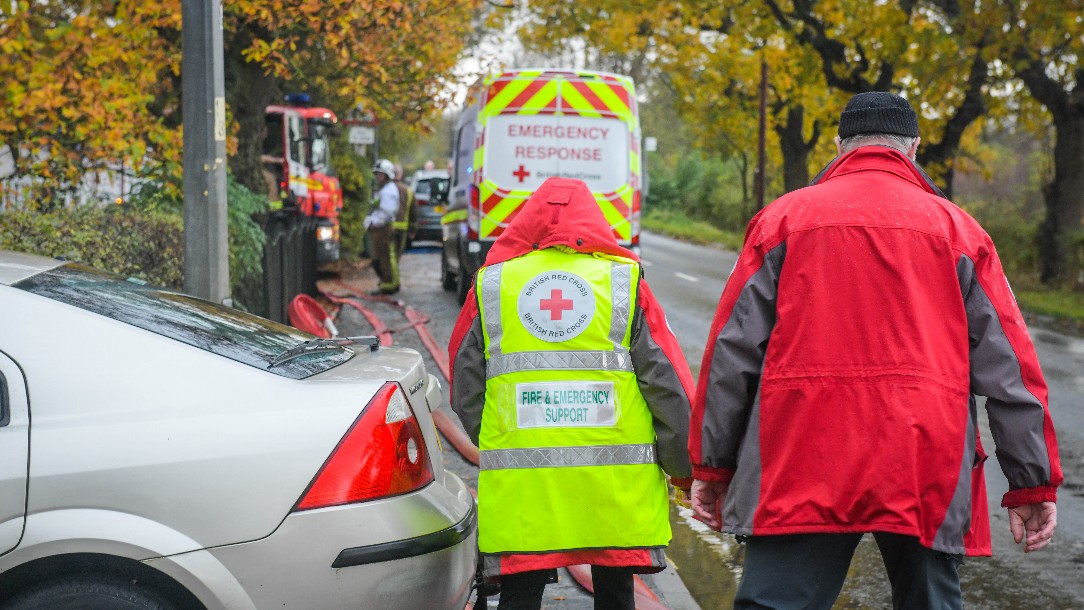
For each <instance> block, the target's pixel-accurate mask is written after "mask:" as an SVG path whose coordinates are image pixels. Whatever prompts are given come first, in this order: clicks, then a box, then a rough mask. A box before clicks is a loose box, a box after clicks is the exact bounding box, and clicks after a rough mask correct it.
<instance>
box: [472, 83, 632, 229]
mask: <svg viewBox="0 0 1084 610" xmlns="http://www.w3.org/2000/svg"><path fill="white" fill-rule="evenodd" d="M474 95H476V96H480V97H481V98H482V99H483V100H484V103H483V106H482V109H481V111H480V113H479V116H478V121H479V123H480V124H485V122H486V121H487V119H489V118H492V117H495V116H498V115H502V114H516V115H540V114H549V115H569V116H582V117H589V118H613V119H617V120H620V121H621V122H622V123H623V124H624V125H625V128H626V129H627V132H628V137H629V140H630V146H629V150H630V155H629V156H630V158H629V174H630V176H629V180H628V182H627V183H626V184H624V185H622V186H621V187H620V188H618V189H617V190H616V191H613V192H609V193H596V199H597V200H598V202H599V207H600V208H601V209H602V212H603V215H605V216H606V219H607V220H609V222H610V226H611V227H613V230H614V236H615V237H616V238H617V239H618V240H619V241H621V242H629V241H630V240H631V239H632V228H633V227H632V222H631V218H632V217H633V216H635V215H637V214H638V213H639V206H640V201H639V197H638V196H637V194H638V192H639V188H640V171H641V163H640V143H639V119H638V114H637V108H636V96H635V93H634V86H633V83H632V79H630V78H628V77H625V76H619V75H615V74H604V73H598V72H586V71H572V70H570V71H562V70H519V71H511V72H504V73H499V74H493V75H491V76H489V77H488V78H486V79H485V80H484V81H482V83H481V87H480V89H479V90H476V91H474V92H473V93H472V96H474ZM484 160H485V130H484V129H482V130H479V132H478V135H477V136H476V142H475V149H474V171H475V174H474V181H475V185H476V186H477V187H478V189H479V195H480V197H479V200H480V202H481V215H482V217H481V222H480V226H479V229H478V236H479V238H481V239H494V238H496V237H497V236H499V235H500V233H501V232H502V231H503V230H504V228H505V227H506V226H508V223H509V222H511V221H512V219H513V218H515V216H516V214H517V213H518V212H519V210H520V208H521V207H522V204H523V202H524V201H526V199H527V198H528V197H529V196H530V195H531V191H526V190H514V189H505V188H502V187H501V186H499V185H497V184H496V183H495V182H493V181H492V180H490V179H487V178H486V177H485V175H486V174H485V168H484Z"/></svg>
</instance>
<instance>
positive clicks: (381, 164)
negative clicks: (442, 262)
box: [364, 159, 399, 295]
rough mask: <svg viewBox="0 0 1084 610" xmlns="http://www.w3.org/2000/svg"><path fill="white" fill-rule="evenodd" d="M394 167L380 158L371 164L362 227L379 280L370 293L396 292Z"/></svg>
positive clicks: (397, 275)
mask: <svg viewBox="0 0 1084 610" xmlns="http://www.w3.org/2000/svg"><path fill="white" fill-rule="evenodd" d="M394 179H395V167H394V166H393V165H392V162H391V161H388V160H387V159H380V160H379V161H377V162H376V165H374V166H373V180H374V182H375V188H374V189H373V192H374V194H373V205H372V208H371V209H370V211H369V215H368V216H366V217H365V221H364V225H365V229H366V230H367V231H368V232H369V240H370V242H371V244H372V257H373V269H374V270H375V271H376V274H377V277H378V278H379V284H378V285H377V287H376V289H375V290H373V291H372V292H371V294H374V295H378V294H395V293H396V292H399V260H398V254H397V253H396V248H395V245H394V243H393V238H394V227H393V224H394V222H395V218H396V217H397V215H398V214H399V189H398V188H397V187H396V186H395V182H394Z"/></svg>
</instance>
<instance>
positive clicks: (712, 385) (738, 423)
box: [700, 242, 787, 469]
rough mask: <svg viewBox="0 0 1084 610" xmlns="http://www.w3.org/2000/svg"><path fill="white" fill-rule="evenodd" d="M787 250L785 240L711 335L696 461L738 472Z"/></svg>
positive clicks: (771, 251)
mask: <svg viewBox="0 0 1084 610" xmlns="http://www.w3.org/2000/svg"><path fill="white" fill-rule="evenodd" d="M786 254H787V247H786V242H783V243H781V244H779V245H778V246H776V247H775V248H772V249H771V250H770V251H769V252H768V254H767V255H765V257H764V264H763V265H762V266H761V267H760V269H758V270H757V272H756V273H754V274H753V275H752V276H750V277H749V280H748V281H747V282H746V283H745V286H743V287H742V290H741V293H740V294H739V295H738V299H737V301H735V303H734V308H733V309H732V310H731V312H730V318H729V319H727V321H726V323H725V324H724V325H723V328H722V329H721V330H720V331H719V335H718V336H717V337H715V349H714V351H713V352H712V356H711V363H710V365H709V366H710V367H711V368H710V370H709V374H708V382H707V386H706V388H705V389H704V391H705V396H704V401H705V407H704V422H703V429H702V437H701V447H702V452H703V455H701V456H700V463H701V464H704V465H705V466H710V467H712V468H729V469H734V468H737V456H738V447H739V446H740V445H741V442H742V438H743V437H744V435H745V429H746V426H747V425H748V422H749V414H750V411H751V410H752V407H753V401H754V399H755V398H756V394H757V388H758V386H759V385H760V373H761V369H762V368H763V366H764V354H765V353H766V352H767V350H768V337H770V336H771V334H772V329H773V328H775V305H776V298H777V297H778V289H779V275H780V273H781V272H782V270H783V260H784V259H785V258H786Z"/></svg>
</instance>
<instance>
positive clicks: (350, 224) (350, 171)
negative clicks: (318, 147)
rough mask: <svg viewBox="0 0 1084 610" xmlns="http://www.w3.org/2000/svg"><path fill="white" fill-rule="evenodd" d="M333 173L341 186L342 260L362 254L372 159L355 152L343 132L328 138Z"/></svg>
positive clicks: (340, 235) (340, 236) (340, 225)
mask: <svg viewBox="0 0 1084 610" xmlns="http://www.w3.org/2000/svg"><path fill="white" fill-rule="evenodd" d="M331 154H332V156H333V158H334V159H335V173H336V174H337V175H338V177H339V186H341V187H342V189H343V209H342V211H341V212H339V252H340V256H341V257H342V258H343V259H344V260H347V261H349V260H351V259H353V258H357V257H358V256H360V255H361V252H362V249H363V247H364V246H363V244H364V241H365V227H363V226H362V224H361V223H362V221H363V220H364V219H365V215H366V214H367V213H368V211H369V183H368V180H369V176H370V175H371V172H370V169H371V168H372V161H369V160H368V159H366V158H365V157H362V156H361V155H358V154H357V153H355V152H354V149H353V147H351V146H350V144H349V143H348V142H347V138H346V136H345V134H340V136H339V137H336V138H335V139H333V140H332V141H331Z"/></svg>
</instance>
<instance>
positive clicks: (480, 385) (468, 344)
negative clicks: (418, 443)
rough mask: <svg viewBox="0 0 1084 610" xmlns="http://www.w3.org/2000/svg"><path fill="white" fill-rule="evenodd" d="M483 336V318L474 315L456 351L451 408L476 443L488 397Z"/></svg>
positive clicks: (454, 355)
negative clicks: (483, 408)
mask: <svg viewBox="0 0 1084 610" xmlns="http://www.w3.org/2000/svg"><path fill="white" fill-rule="evenodd" d="M484 347H485V346H484V343H483V339H482V322H481V320H480V319H479V318H474V321H473V322H472V323H471V326H470V330H469V331H467V334H466V336H464V337H463V342H462V343H460V344H459V352H458V353H456V354H453V358H454V359H453V360H452V362H453V363H454V367H455V368H454V370H453V371H452V379H453V380H454V383H453V384H452V388H451V403H452V410H453V411H455V414H456V415H458V416H459V420H460V421H461V422H463V428H464V429H465V430H466V431H467V434H468V435H469V436H470V440H472V441H474V444H475V445H477V444H478V433H479V432H481V430H482V407H483V406H485V400H486V355H485V350H484Z"/></svg>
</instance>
